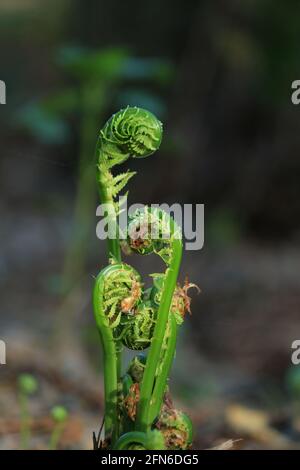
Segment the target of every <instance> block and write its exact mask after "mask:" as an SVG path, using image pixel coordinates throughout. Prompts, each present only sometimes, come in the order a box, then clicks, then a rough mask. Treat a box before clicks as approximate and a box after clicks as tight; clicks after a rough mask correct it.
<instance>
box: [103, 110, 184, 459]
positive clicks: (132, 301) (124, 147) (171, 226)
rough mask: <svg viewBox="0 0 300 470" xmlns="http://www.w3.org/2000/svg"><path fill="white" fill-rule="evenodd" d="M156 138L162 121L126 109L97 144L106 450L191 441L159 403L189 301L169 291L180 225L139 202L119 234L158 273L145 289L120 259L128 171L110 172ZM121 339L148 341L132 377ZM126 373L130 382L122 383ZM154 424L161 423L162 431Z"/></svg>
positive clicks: (149, 148)
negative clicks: (104, 252)
mask: <svg viewBox="0 0 300 470" xmlns="http://www.w3.org/2000/svg"><path fill="white" fill-rule="evenodd" d="M161 139H162V124H161V123H160V122H159V121H158V119H156V117H155V116H154V115H153V114H151V113H150V112H148V111H146V110H144V109H140V108H136V107H134V108H131V107H127V108H125V109H122V110H121V111H119V112H118V113H116V114H114V115H113V116H112V117H111V118H110V119H109V120H108V121H107V123H106V124H105V126H104V127H103V129H102V130H101V132H100V135H99V139H98V143H97V149H96V151H97V155H98V167H97V168H98V182H99V192H100V198H101V202H102V203H105V204H108V206H109V209H107V212H106V216H107V222H108V224H111V225H112V227H115V228H116V237H112V236H111V232H110V237H109V239H108V255H109V261H110V265H109V266H108V267H107V268H105V269H104V270H102V271H101V272H100V274H99V275H98V277H97V279H96V283H95V289H94V311H95V318H96V321H97V326H98V329H99V332H100V335H101V339H102V344H103V350H104V383H105V439H106V446H107V447H109V448H110V449H111V448H112V449H155V450H158V449H164V448H166V446H167V448H176V449H177V448H182V449H184V448H187V447H186V446H187V445H189V444H190V440H191V437H190V435H189V437H187V434H188V433H187V431H186V429H187V427H186V426H185V427H184V426H183V425H182V424H181V422H180V423H179V424H178V422H179V418H178V416H179V417H180V419H181V415H179V414H178V413H177V414H176V413H175V412H174V413H173V412H172V413H171V412H170V410H169V409H167V410H165V406H166V405H165V403H164V394H165V391H166V383H167V378H168V374H169V371H170V367H171V364H172V360H173V358H174V354H175V346H176V335H177V322H176V316H175V313H176V315H177V317H178V315H181V312H182V309H183V308H187V307H189V303H188V302H189V297H187V294H186V293H187V289H188V288H189V287H190V286H191V285H190V284H186V285H185V287H183V288H180V287H177V291H176V292H175V289H176V285H177V276H178V271H179V266H180V261H181V250H182V244H181V233H180V229H179V227H178V226H177V225H176V223H175V222H174V220H173V219H172V218H171V217H170V216H169V214H167V213H165V212H164V211H162V210H160V209H152V208H148V207H145V208H144V209H143V210H140V211H137V212H136V213H135V214H134V215H133V216H132V217H131V218H130V219H129V226H128V229H127V233H126V234H125V235H126V237H127V246H128V248H129V251H130V250H131V251H133V252H136V253H138V254H141V255H146V254H151V253H154V254H156V255H158V256H160V257H161V258H162V260H163V261H164V263H165V265H166V271H165V273H163V274H160V275H153V287H152V288H149V289H146V290H145V291H144V290H143V284H142V282H141V279H140V276H139V274H138V273H137V272H136V271H135V270H134V269H133V268H132V267H130V266H128V265H126V264H124V263H122V262H121V251H120V242H119V227H118V216H119V215H120V213H121V212H122V210H123V209H122V205H123V202H124V198H123V199H121V200H119V201H117V196H118V195H119V193H120V192H121V191H122V190H123V189H124V188H125V186H126V185H127V183H128V182H129V181H130V179H131V178H132V177H133V176H134V175H135V172H131V171H127V172H125V173H120V174H118V175H113V174H112V169H113V168H114V167H115V166H117V165H120V164H121V163H123V162H125V161H126V160H127V159H128V158H130V157H132V158H143V157H147V156H149V155H151V154H152V153H154V152H155V151H156V150H157V149H158V148H159V146H160V143H161ZM126 196H127V193H126ZM126 237H125V238H126ZM122 238H123V237H122ZM125 243H126V242H124V244H125ZM122 244H123V242H122ZM174 292H175V293H174ZM175 294H176V296H175ZM174 296H175V297H174ZM174 306H175V307H174ZM187 309H188V308H187ZM173 310H174V312H173ZM182 318H183V315H182ZM180 319H181V317H180ZM178 323H179V322H178ZM122 345H124V346H126V347H128V348H130V349H133V350H144V349H145V348H147V347H149V346H150V349H149V354H148V358H147V361H144V363H143V367H142V371H141V374H140V377H139V380H138V383H137V382H136V381H134V382H133V380H135V378H134V377H132V378H131V377H130V376H129V374H128V373H127V374H126V375H125V377H124V378H121V375H120V370H121V360H120V358H121V353H122V347H123V346H122ZM126 378H127V379H128V380H129V382H130V383H129V385H128V386H127V387H125V386H124V384H125V382H126ZM133 390H134V391H135V393H134V396H133V395H132V391H133ZM130 393H131V395H130ZM128 394H129V395H128ZM124 395H127V396H124ZM122 396H123V398H122ZM132 400H133V401H132ZM129 404H130V406H129ZM131 405H134V406H131ZM163 410H164V415H163V414H162V411H163ZM128 413H130V419H129V420H128V416H129V414H128ZM158 418H159V420H157V419H158ZM129 421H130V422H129ZM175 421H176V423H175ZM170 422H171V424H170ZM155 423H160V424H159V425H160V426H161V429H160V428H159V427H158V425H156V424H155ZM175 424H176V425H175ZM153 427H156V429H153ZM179 427H180V429H179ZM178 429H179V430H180V433H181V434H180V438H179V439H177V440H176V442H175V441H174V439H173V438H172V436H173V434H174V433H175V434H176V433H177V434H178ZM122 433H123V434H122ZM177 434H176V435H177ZM172 439H173V440H172ZM172 446H173V447H172Z"/></svg>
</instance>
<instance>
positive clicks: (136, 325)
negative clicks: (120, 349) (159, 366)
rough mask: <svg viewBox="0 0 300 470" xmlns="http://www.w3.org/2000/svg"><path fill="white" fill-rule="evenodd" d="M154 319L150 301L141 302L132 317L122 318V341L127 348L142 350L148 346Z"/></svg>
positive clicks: (154, 310)
mask: <svg viewBox="0 0 300 470" xmlns="http://www.w3.org/2000/svg"><path fill="white" fill-rule="evenodd" d="M155 321H156V309H154V306H153V304H152V303H151V302H149V301H146V302H141V303H140V304H139V305H138V307H137V309H136V311H135V314H134V316H133V317H132V318H130V317H127V318H125V317H124V318H123V319H122V321H121V328H122V330H123V334H122V343H123V345H124V346H126V347H127V348H128V349H132V350H136V351H143V350H144V349H146V348H148V347H149V346H150V343H151V339H152V336H153V331H154V325H155Z"/></svg>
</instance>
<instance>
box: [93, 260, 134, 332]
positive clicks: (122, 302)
mask: <svg viewBox="0 0 300 470" xmlns="http://www.w3.org/2000/svg"><path fill="white" fill-rule="evenodd" d="M112 267H113V269H109V268H112ZM102 272H103V286H102V290H101V293H100V295H101V299H100V303H101V305H102V310H103V314H104V315H105V318H106V322H107V324H108V326H109V327H110V328H112V329H115V328H116V327H117V326H118V325H119V324H120V322H121V318H122V315H124V316H126V315H128V314H130V313H131V312H132V311H133V310H134V309H135V307H136V305H137V304H138V302H139V301H140V299H141V295H142V286H141V279H140V276H139V274H138V273H137V272H136V271H135V270H134V269H133V268H132V267H130V266H128V265H126V264H124V263H122V264H114V265H113V266H109V267H108V268H105V270H103V271H102Z"/></svg>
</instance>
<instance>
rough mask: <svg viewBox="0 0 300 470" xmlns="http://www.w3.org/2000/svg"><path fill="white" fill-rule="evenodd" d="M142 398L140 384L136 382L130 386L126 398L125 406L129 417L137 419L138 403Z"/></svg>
mask: <svg viewBox="0 0 300 470" xmlns="http://www.w3.org/2000/svg"><path fill="white" fill-rule="evenodd" d="M139 399H140V386H139V384H138V383H134V384H132V385H131V386H130V388H129V393H128V395H127V396H126V397H125V399H124V407H125V409H126V412H127V415H128V417H129V418H130V419H131V420H132V421H135V417H136V411H137V404H138V402H139Z"/></svg>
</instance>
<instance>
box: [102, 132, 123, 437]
mask: <svg viewBox="0 0 300 470" xmlns="http://www.w3.org/2000/svg"><path fill="white" fill-rule="evenodd" d="M98 149H99V141H98V143H97V146H96V152H98V151H99V150H98ZM99 162H101V156H99ZM99 165H100V168H99V172H98V176H99V178H98V183H99V195H100V201H101V204H105V205H106V206H105V207H106V210H105V213H104V217H106V218H107V223H108V227H109V229H112V232H113V237H111V236H110V234H108V238H107V256H108V258H110V257H111V256H113V257H114V258H115V260H117V261H118V262H121V249H120V242H119V229H118V222H117V214H116V211H115V208H114V201H113V196H112V194H111V191H110V189H109V185H108V184H107V178H110V177H111V175H110V173H109V172H108V171H104V167H102V168H101V163H100V164H99ZM115 349H116V352H115V355H114V362H115V364H114V368H115V369H116V384H115V387H116V390H115V392H114V393H116V394H117V393H118V384H119V383H120V381H121V374H122V343H121V342H120V341H117V342H116V344H115ZM111 361H113V359H111ZM104 380H105V382H106V381H107V380H109V379H106V378H105V376H104ZM105 387H108V385H107V384H105ZM116 407H117V405H116ZM114 416H115V423H114V429H115V433H116V435H117V433H118V429H119V422H118V419H117V418H118V413H117V410H116V413H115V414H114Z"/></svg>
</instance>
